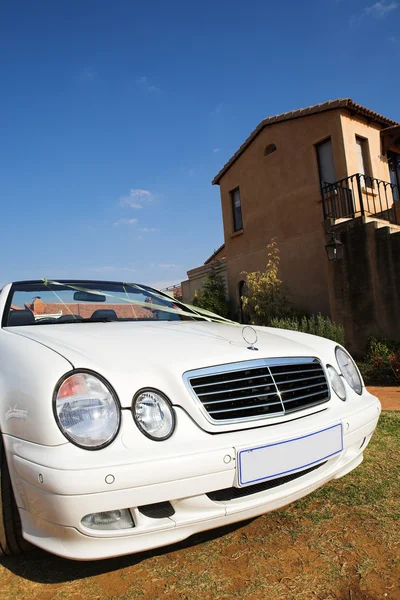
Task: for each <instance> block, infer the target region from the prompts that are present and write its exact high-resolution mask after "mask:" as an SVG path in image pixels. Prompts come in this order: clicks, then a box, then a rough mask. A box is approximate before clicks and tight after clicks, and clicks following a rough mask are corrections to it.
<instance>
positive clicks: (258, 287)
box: [241, 238, 293, 325]
mask: <svg viewBox="0 0 400 600" xmlns="http://www.w3.org/2000/svg"><path fill="white" fill-rule="evenodd" d="M267 250H268V262H267V266H266V268H265V271H263V272H261V271H254V272H253V273H247V272H246V271H245V272H244V273H243V274H244V275H245V276H246V287H247V293H246V295H245V296H242V298H241V300H242V306H243V310H244V311H245V312H246V313H247V314H248V316H249V318H250V321H251V323H253V324H254V325H268V324H269V323H270V322H271V320H272V319H274V318H282V317H286V316H288V315H289V314H291V313H292V312H293V310H292V308H291V305H290V303H289V300H288V296H287V293H286V290H285V288H284V286H283V283H282V281H281V280H280V279H279V274H278V271H279V261H280V256H279V248H278V244H277V241H276V238H272V240H271V242H270V243H269V244H268V246H267Z"/></svg>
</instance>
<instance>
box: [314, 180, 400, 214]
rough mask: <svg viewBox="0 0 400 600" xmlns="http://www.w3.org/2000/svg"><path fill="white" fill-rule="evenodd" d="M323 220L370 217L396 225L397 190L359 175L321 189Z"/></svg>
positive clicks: (399, 204)
mask: <svg viewBox="0 0 400 600" xmlns="http://www.w3.org/2000/svg"><path fill="white" fill-rule="evenodd" d="M321 193H322V205H323V209H324V218H325V219H328V218H331V219H344V218H354V217H359V216H366V217H368V216H374V217H377V218H379V219H384V220H385V221H389V222H390V223H397V224H399V223H400V187H399V186H398V185H395V184H393V183H388V182H387V181H381V180H380V179H375V177H368V176H366V175H362V174H361V173H356V174H355V175H350V177H346V178H345V179H341V180H340V181H336V182H335V183H324V184H323V185H322V187H321Z"/></svg>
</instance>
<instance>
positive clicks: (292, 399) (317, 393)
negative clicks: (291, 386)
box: [282, 391, 323, 404]
mask: <svg viewBox="0 0 400 600" xmlns="http://www.w3.org/2000/svg"><path fill="white" fill-rule="evenodd" d="M322 393H323V392H322V391H321V392H313V393H311V394H304V395H303V396H296V397H295V398H288V399H287V400H284V399H283V398H282V402H283V403H284V404H288V403H289V402H295V401H297V400H303V399H305V398H311V397H313V396H320V395H321V394H322Z"/></svg>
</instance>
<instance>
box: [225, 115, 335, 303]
mask: <svg viewBox="0 0 400 600" xmlns="http://www.w3.org/2000/svg"><path fill="white" fill-rule="evenodd" d="M329 136H330V137H331V138H332V145H333V152H334V160H335V169H336V176H337V179H341V178H342V177H345V176H346V162H345V154H344V148H343V135H342V128H341V118H340V111H339V110H333V111H327V112H325V113H320V114H314V115H310V116H308V117H303V118H299V119H294V120H291V121H285V122H282V123H276V124H273V125H270V126H268V127H266V128H265V129H264V130H263V131H262V132H261V133H260V134H259V135H258V137H257V138H256V139H255V140H254V141H253V143H252V144H251V145H250V146H249V147H248V148H247V149H246V151H245V152H244V153H243V154H242V155H241V156H240V158H239V159H238V160H237V161H236V162H235V163H234V164H233V165H232V167H231V168H230V169H229V170H228V172H227V173H226V174H225V175H224V176H223V177H222V179H221V181H220V187H221V203H222V214H223V222H224V235H225V246H226V256H227V262H228V285H229V294H230V296H231V298H232V299H234V300H236V303H237V302H238V284H239V282H240V281H241V280H242V279H244V277H243V275H242V274H241V271H254V270H261V269H263V268H265V264H266V250H265V247H266V245H267V244H268V242H269V241H270V240H271V238H272V237H276V238H277V240H278V245H279V249H280V255H281V273H280V275H281V278H282V280H283V281H284V283H285V285H286V286H287V288H288V290H289V292H290V293H291V296H292V298H293V301H294V303H295V304H296V305H297V306H298V307H299V308H301V309H303V310H306V311H309V312H318V311H321V312H323V313H325V314H328V313H329V296H328V286H327V265H326V262H327V259H326V253H325V248H324V245H325V241H324V234H323V228H322V221H323V212H322V202H321V194H320V184H319V174H318V163H317V155H316V149H315V147H314V145H315V144H317V143H318V142H320V141H323V140H324V139H326V138H327V137H329ZM271 143H273V144H275V145H276V146H277V150H276V151H275V152H274V153H273V154H270V155H269V156H266V157H265V156H264V149H265V147H266V146H267V145H268V144H271ZM237 186H239V187H240V194H241V202H242V214H243V233H234V232H233V221H232V207H231V198H230V193H229V192H230V191H231V190H232V189H234V188H235V187H237Z"/></svg>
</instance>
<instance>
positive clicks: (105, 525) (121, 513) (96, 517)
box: [82, 508, 135, 530]
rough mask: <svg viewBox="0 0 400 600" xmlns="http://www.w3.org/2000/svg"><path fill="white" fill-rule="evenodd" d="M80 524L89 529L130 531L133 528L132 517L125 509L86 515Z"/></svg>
mask: <svg viewBox="0 0 400 600" xmlns="http://www.w3.org/2000/svg"><path fill="white" fill-rule="evenodd" d="M82 524H83V525H85V527H89V528H90V529H102V530H107V529H131V528H132V527H134V526H135V525H134V522H133V519H132V515H131V513H130V511H129V509H127V508H123V509H121V510H109V511H107V512H98V513H92V514H90V515H86V516H85V517H83V519H82Z"/></svg>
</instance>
